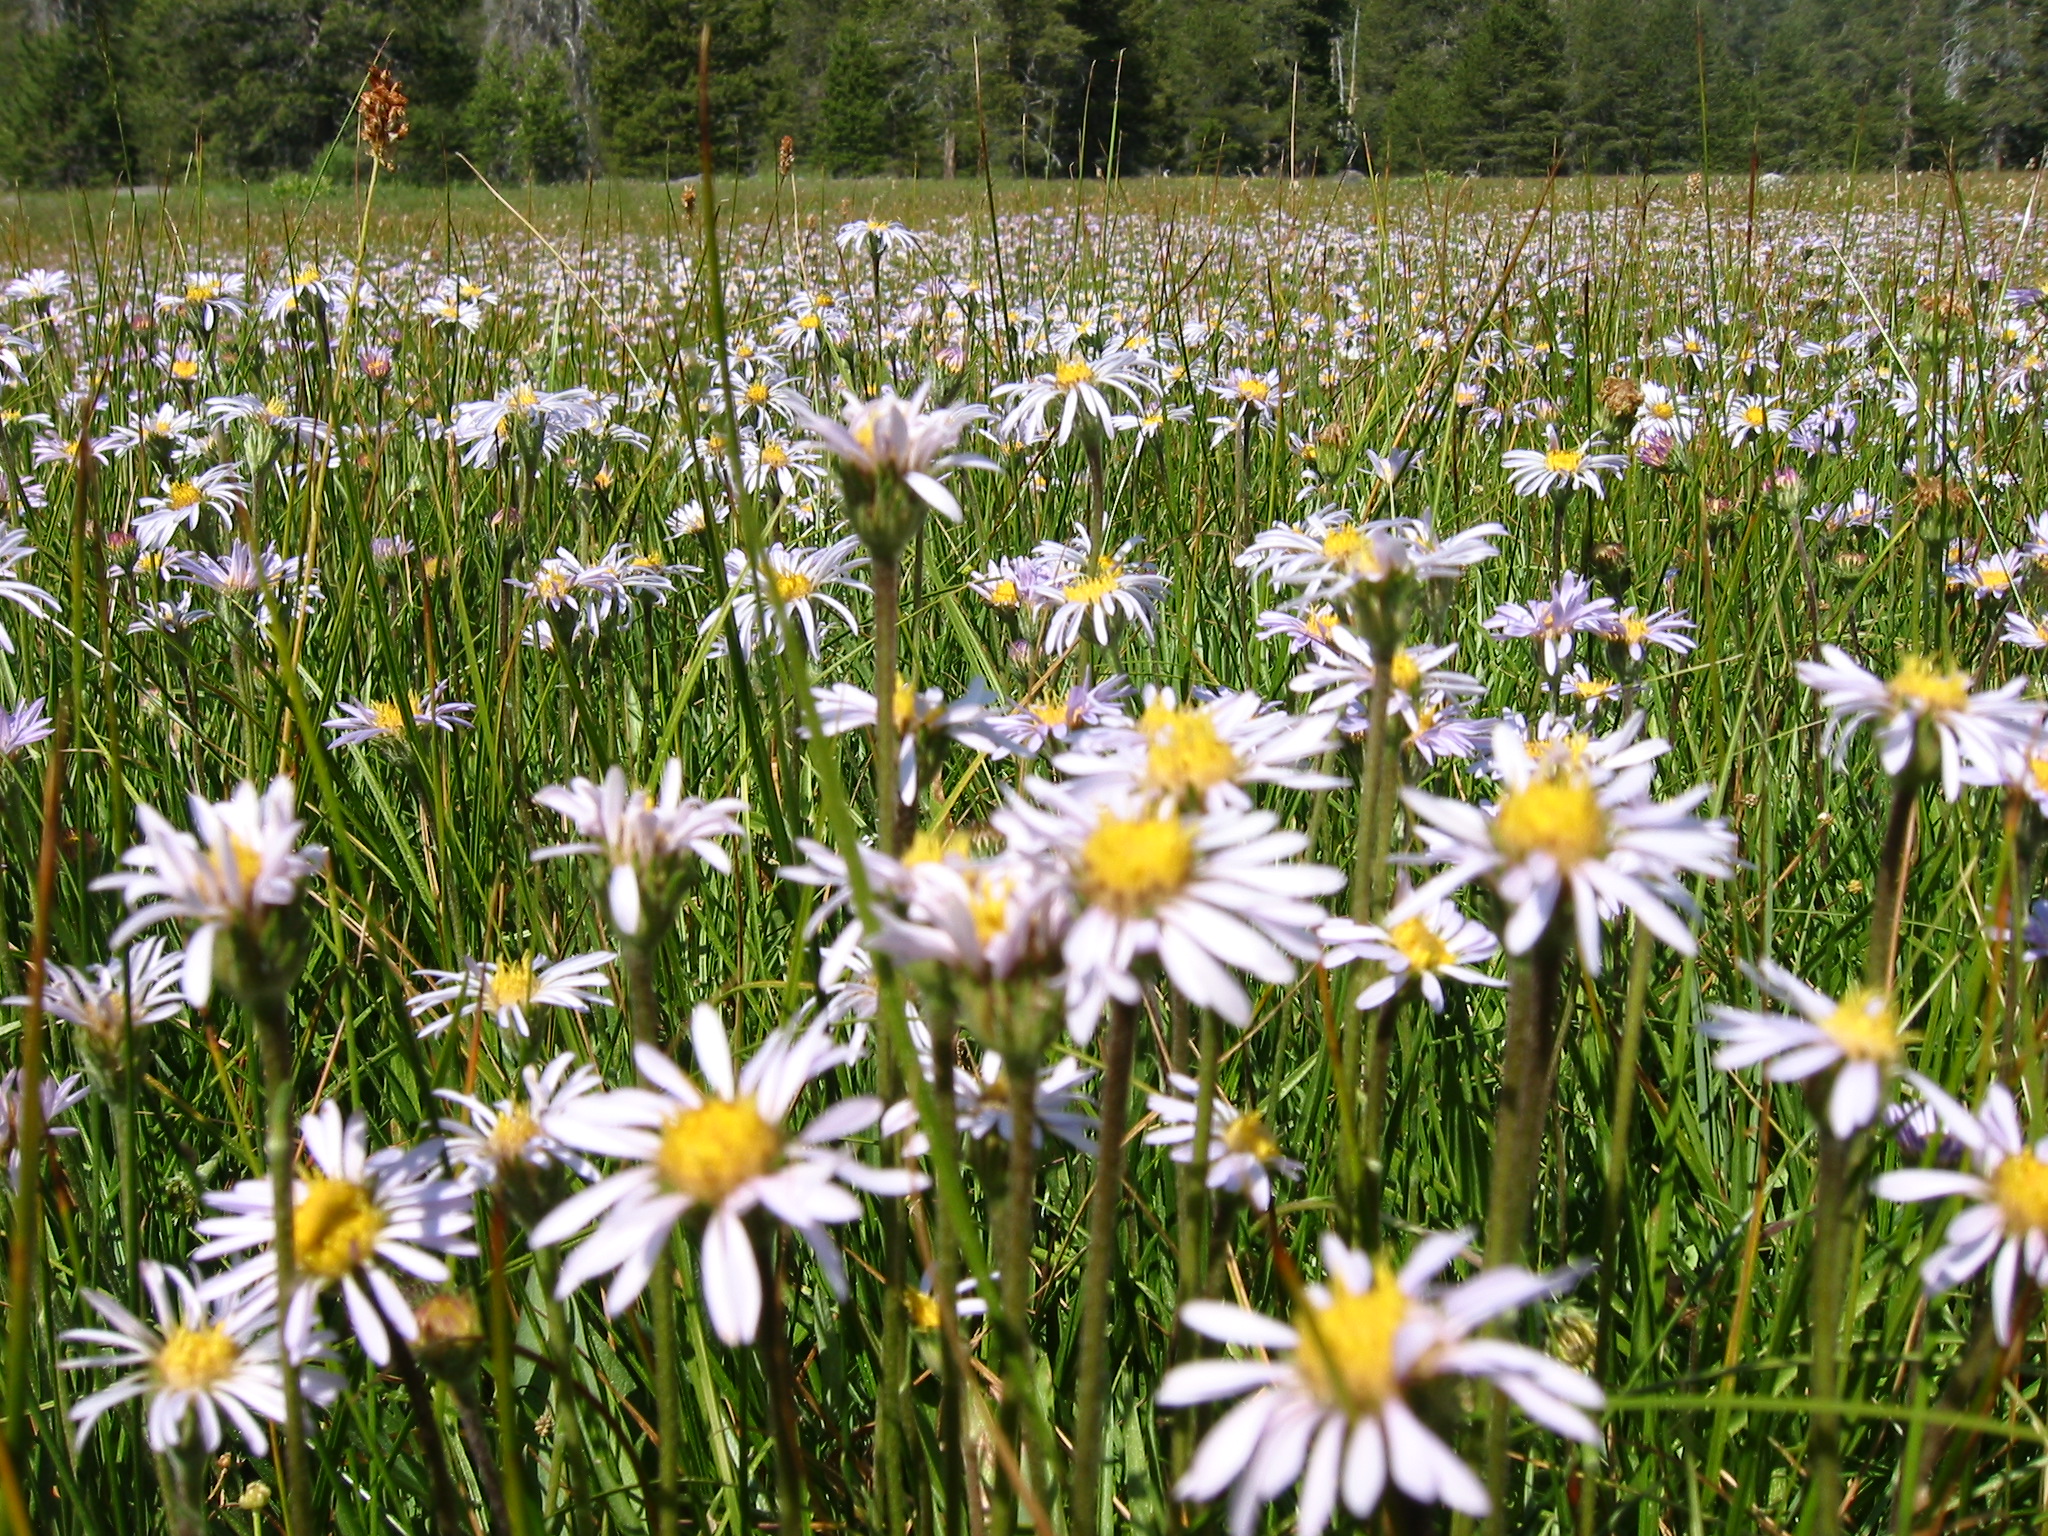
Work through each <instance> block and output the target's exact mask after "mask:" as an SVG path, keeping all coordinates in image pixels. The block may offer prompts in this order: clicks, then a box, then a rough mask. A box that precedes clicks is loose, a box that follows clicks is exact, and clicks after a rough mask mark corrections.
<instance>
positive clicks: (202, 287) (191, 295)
mask: <svg viewBox="0 0 2048 1536" xmlns="http://www.w3.org/2000/svg"><path fill="white" fill-rule="evenodd" d="M219 297H220V284H219V283H213V282H206V283H187V284H186V285H185V302H186V303H187V304H204V303H206V302H207V301H208V300H210V299H217V298H219Z"/></svg>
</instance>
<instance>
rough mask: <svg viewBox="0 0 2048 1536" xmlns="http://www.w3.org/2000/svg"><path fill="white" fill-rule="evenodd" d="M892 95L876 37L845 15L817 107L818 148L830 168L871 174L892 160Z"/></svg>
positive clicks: (837, 171) (842, 172)
mask: <svg viewBox="0 0 2048 1536" xmlns="http://www.w3.org/2000/svg"><path fill="white" fill-rule="evenodd" d="M890 95H891V92H890V89H889V77H888V72H887V70H886V68H885V66H884V64H883V62H882V56H881V52H880V50H878V49H877V48H876V47H875V44H874V40H873V38H871V37H870V36H869V35H868V31H867V29H866V28H865V27H863V26H862V25H861V24H860V23H859V22H858V21H855V20H853V19H851V18H849V19H848V20H846V21H842V22H841V23H840V24H839V30H838V31H837V32H835V33H833V34H832V51H831V53H830V54H829V55H828V57H827V59H826V63H825V95H824V99H823V101H821V102H820V103H819V107H818V152H819V157H820V158H821V160H822V161H823V162H824V166H825V169H826V170H828V171H832V172H834V173H835V174H840V175H854V176H871V175H873V174H874V173H875V172H877V171H879V170H881V169H883V167H884V166H886V165H887V164H888V163H889V160H890V158H891V156H892V154H893V153H894V151H895V149H896V147H897V139H896V133H895V127H896V124H895V121H894V118H895V113H894V111H893V109H892V107H891V103H890Z"/></svg>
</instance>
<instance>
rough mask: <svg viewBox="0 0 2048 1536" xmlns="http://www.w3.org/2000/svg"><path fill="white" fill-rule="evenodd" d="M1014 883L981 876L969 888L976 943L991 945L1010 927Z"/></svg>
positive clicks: (999, 877)
mask: <svg viewBox="0 0 2048 1536" xmlns="http://www.w3.org/2000/svg"><path fill="white" fill-rule="evenodd" d="M1012 889H1013V885H1012V882H1011V881H1010V880H1009V879H1007V878H1006V877H1003V876H1000V875H998V876H994V877H989V876H980V877H976V878H974V879H972V880H971V881H970V882H969V884H968V887H967V912H968V915H969V916H971V917H972V918H973V919H974V937H975V941H976V942H977V943H979V944H981V945H983V946H986V945H988V944H991V943H993V942H994V941H995V939H996V938H997V937H998V936H999V935H1000V934H1001V933H1002V931H1003V930H1004V929H1005V928H1007V927H1008V926H1009V925H1010V892H1011V890H1012Z"/></svg>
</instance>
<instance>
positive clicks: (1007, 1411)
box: [939, 1051, 1038, 1536]
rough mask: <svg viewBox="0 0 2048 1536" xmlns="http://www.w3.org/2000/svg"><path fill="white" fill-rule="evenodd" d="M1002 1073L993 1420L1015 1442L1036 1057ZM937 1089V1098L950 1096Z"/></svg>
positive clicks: (1025, 1315) (1027, 1361)
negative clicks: (1000, 1328) (999, 1360)
mask: <svg viewBox="0 0 2048 1536" xmlns="http://www.w3.org/2000/svg"><path fill="white" fill-rule="evenodd" d="M1003 1078H1004V1081H1005V1084H1006V1085H1007V1086H1008V1088H1009V1091H1010V1167H1009V1178H1008V1180H1007V1184H1006V1188H1005V1192H1004V1196H1003V1199H1004V1205H1003V1230H1002V1233H1001V1244H1002V1246H1001V1248H1000V1250H999V1251H998V1253H997V1256H996V1263H997V1265H998V1266H999V1267H1000V1268H1001V1270H1002V1277H1001V1278H1002V1283H1003V1315H1004V1316H1005V1317H1006V1318H1007V1319H1009V1321H1010V1328H1009V1329H1008V1330H1007V1332H1006V1333H1005V1334H1004V1335H1003V1402H1002V1412H1001V1414H1000V1416H999V1417H998V1420H997V1423H998V1426H999V1428H1000V1429H1001V1432H1002V1435H1003V1438H1004V1439H1005V1440H1007V1441H1008V1442H1009V1443H1010V1444H1011V1445H1014V1446H1018V1447H1019V1453H1020V1455H1021V1453H1022V1441H1020V1440H1019V1438H1018V1435H1017V1428H1018V1425H1019V1424H1020V1423H1021V1422H1022V1419H1023V1412H1024V1402H1025V1395H1024V1394H1025V1393H1026V1392H1028V1391H1029V1390H1030V1387H1031V1331H1030V1323H1029V1319H1030V1317H1031V1297H1032V1293H1033V1292H1034V1291H1035V1290H1036V1289H1037V1282H1038V1276H1037V1272H1036V1270H1035V1268H1034V1267H1033V1265H1032V1262H1031V1243H1032V1237H1033V1234H1034V1231H1035V1229H1036V1226H1037V1216H1038V1146H1037V1141H1038V1058H1037V1057H1036V1056H1035V1055H1034V1054H1032V1053H1030V1052H1027V1051H1013V1052H1011V1053H1009V1054H1006V1055H1005V1057H1004V1058H1003ZM950 1097H951V1095H950V1094H949V1093H945V1092H942V1093H940V1095H939V1099H940V1102H942V1103H944V1102H947V1101H948V1100H949V1099H950ZM1016 1517H1017V1503H1016V1500H1015V1499H1010V1498H998V1499H996V1500H995V1504H994V1508H993V1509H992V1510H991V1511H990V1515H989V1529H990V1530H991V1531H992V1532H994V1533H995V1536H1008V1533H1009V1532H1010V1531H1011V1530H1013V1529H1015V1524H1016Z"/></svg>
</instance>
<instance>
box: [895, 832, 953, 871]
mask: <svg viewBox="0 0 2048 1536" xmlns="http://www.w3.org/2000/svg"><path fill="white" fill-rule="evenodd" d="M967 852H968V842H967V839H966V838H964V837H962V836H961V835H960V834H959V833H958V832H949V831H946V830H944V829H943V828H933V827H919V828H918V829H917V832H916V834H915V835H914V836H912V838H911V839H910V847H909V849H908V850H907V851H906V852H905V853H904V855H903V858H902V860H901V862H902V863H903V864H905V865H911V864H937V863H941V862H942V861H944V860H946V859H950V858H953V857H955V856H956V855H957V856H965V855H966V854H967Z"/></svg>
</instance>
